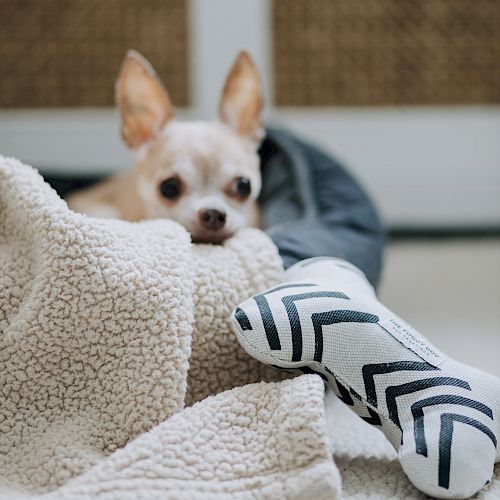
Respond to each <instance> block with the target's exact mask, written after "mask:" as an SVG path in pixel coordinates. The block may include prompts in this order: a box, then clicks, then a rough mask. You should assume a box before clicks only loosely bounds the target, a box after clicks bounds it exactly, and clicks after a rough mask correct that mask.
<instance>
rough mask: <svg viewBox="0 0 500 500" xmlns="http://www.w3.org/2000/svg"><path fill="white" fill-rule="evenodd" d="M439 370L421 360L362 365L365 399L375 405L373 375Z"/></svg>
mask: <svg viewBox="0 0 500 500" xmlns="http://www.w3.org/2000/svg"><path fill="white" fill-rule="evenodd" d="M428 370H439V368H436V367H435V366H432V365H431V364H429V363H427V362H425V361H424V362H421V361H395V362H394V363H377V364H369V365H364V366H363V368H362V370H361V373H362V374H363V382H364V384H365V391H366V399H367V401H368V402H369V403H370V404H371V405H373V406H374V407H375V408H376V407H377V404H378V402H377V391H376V389H375V375H383V374H387V373H394V372H400V371H428Z"/></svg>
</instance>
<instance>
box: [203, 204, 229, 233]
mask: <svg viewBox="0 0 500 500" xmlns="http://www.w3.org/2000/svg"><path fill="white" fill-rule="evenodd" d="M198 215H199V218H200V224H201V225H202V226H203V227H204V228H205V229H208V230H209V231H218V230H219V229H222V228H223V227H224V224H225V223H226V214H225V212H221V211H220V210H215V209H213V208H209V209H205V210H200V211H199V214H198Z"/></svg>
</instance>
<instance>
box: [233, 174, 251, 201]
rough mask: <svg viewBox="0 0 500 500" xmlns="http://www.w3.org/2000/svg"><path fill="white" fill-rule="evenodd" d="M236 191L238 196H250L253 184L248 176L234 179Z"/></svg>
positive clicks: (243, 197)
mask: <svg viewBox="0 0 500 500" xmlns="http://www.w3.org/2000/svg"><path fill="white" fill-rule="evenodd" d="M234 191H235V193H236V195H237V196H238V198H241V199H245V198H248V197H249V196H250V192H251V191H252V184H251V183H250V179H248V178H247V177H236V179H235V180H234Z"/></svg>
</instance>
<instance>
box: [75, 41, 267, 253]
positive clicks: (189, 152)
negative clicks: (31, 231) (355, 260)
mask: <svg viewBox="0 0 500 500" xmlns="http://www.w3.org/2000/svg"><path fill="white" fill-rule="evenodd" d="M116 100H117V105H118V108H119V110H120V114H121V120H122V122H121V135H122V138H123V140H124V141H125V143H126V144H127V145H128V146H129V147H130V148H131V149H133V150H134V151H135V152H136V157H137V160H136V165H135V167H134V168H133V169H132V170H130V171H128V172H126V173H123V174H120V175H117V176H115V177H112V178H111V179H109V180H107V181H104V182H102V183H100V184H97V185H96V186H92V187H90V188H87V189H85V190H82V191H80V192H78V193H75V194H73V195H71V196H69V197H68V199H67V202H68V205H69V207H70V208H72V209H73V210H75V211H77V212H82V213H85V214H87V215H90V216H95V217H116V218H120V219H124V220H129V221H140V220H144V219H152V218H169V219H173V220H175V221H177V222H179V223H180V224H182V225H183V226H184V227H185V228H186V229H187V230H188V231H189V232H190V233H191V235H192V237H193V241H196V242H208V243H220V242H221V241H223V240H224V239H226V238H228V237H229V236H231V235H232V234H233V233H234V232H235V231H237V230H238V229H240V228H243V227H246V226H255V225H257V220H258V216H257V214H258V211H257V207H256V198H257V196H258V194H259V191H260V187H261V177H260V170H259V157H258V154H257V149H258V147H259V144H260V142H261V140H262V138H263V136H264V130H263V128H262V125H261V110H262V87H261V82H260V78H259V74H258V72H257V69H256V67H255V65H254V63H253V62H252V60H251V58H250V57H249V55H248V54H247V53H246V52H241V53H240V54H239V55H238V57H237V59H236V61H235V63H234V65H233V67H232V69H231V71H230V72H229V75H228V77H227V79H226V83H225V86H224V90H223V93H222V98H221V101H220V107H219V116H218V119H217V120H214V121H212V122H208V121H206V122H205V121H193V122H180V121H178V120H176V119H175V114H174V107H173V104H172V102H171V100H170V97H169V95H168V92H167V90H166V89H165V87H164V86H163V84H162V83H161V81H160V80H159V78H158V76H157V75H156V73H155V71H154V69H153V68H152V66H151V65H150V64H149V63H148V61H146V59H145V58H144V57H143V56H141V55H140V54H139V53H137V52H135V51H130V52H128V53H127V55H126V57H125V60H124V62H123V65H122V68H121V71H120V74H119V77H118V80H117V82H116Z"/></svg>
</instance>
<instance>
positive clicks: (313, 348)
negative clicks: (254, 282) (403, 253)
mask: <svg viewBox="0 0 500 500" xmlns="http://www.w3.org/2000/svg"><path fill="white" fill-rule="evenodd" d="M233 324H234V330H235V332H236V335H237V337H238V340H239V341H240V343H241V345H242V346H243V347H244V348H245V349H246V351H247V352H248V353H249V354H250V355H252V356H254V357H255V358H257V359H258V360H260V361H262V362H263V363H266V364H269V365H273V366H276V367H279V368H284V369H300V370H302V371H306V372H311V373H318V374H320V375H321V376H322V377H323V378H324V379H325V380H326V381H327V382H328V384H329V385H330V386H331V388H332V389H333V391H334V392H335V393H336V394H337V396H339V398H340V399H341V400H342V401H344V403H346V404H347V405H349V406H351V408H352V409H353V410H354V411H355V412H356V413H357V414H358V415H359V416H360V417H361V418H363V419H364V420H366V421H367V422H369V423H371V424H372V425H374V426H377V427H378V428H379V429H380V430H381V431H382V432H383V433H384V434H385V436H386V437H387V439H388V440H389V441H390V442H391V444H392V445H393V446H394V448H395V449H396V450H397V451H398V454H399V459H400V462H401V465H402V467H403V469H404V471H405V473H406V474H407V476H408V477H409V479H410V480H411V482H412V483H413V484H414V485H415V486H416V487H417V488H418V489H420V490H421V491H423V492H424V493H427V494H428V495H431V496H434V497H438V498H468V497H469V496H471V495H473V494H474V493H476V492H477V491H479V490H480V489H482V488H483V487H484V486H485V485H486V484H487V483H488V482H489V480H490V479H491V476H492V472H493V466H494V463H495V461H498V460H499V459H500V451H499V447H498V440H499V436H500V424H499V421H500V380H499V379H498V378H496V377H494V376H493V375H489V374H487V373H484V372H482V371H480V370H477V369H475V368H472V367H469V366H467V365H464V364H461V363H458V362H456V361H454V360H452V359H449V358H447V357H446V356H445V355H444V354H443V353H441V352H440V351H439V350H438V349H436V348H435V347H434V346H432V345H431V344H430V343H429V342H428V341H427V340H426V339H425V338H424V337H423V336H422V335H420V334H419V333H418V332H417V331H416V330H414V329H413V328H412V327H411V326H410V325H408V324H407V323H405V322H404V321H403V320H401V319H400V318H398V317H397V316H396V315H395V314H393V313H392V312H391V311H390V310H388V309H387V308H386V307H384V306H383V305H382V304H381V303H380V302H379V301H378V299H377V297H376V296H375V292H374V290H373V288H372V287H371V285H370V284H369V283H368V281H367V280H366V278H365V277H364V275H363V273H362V272H361V271H360V270H359V269H357V268H356V267H354V266H353V265H351V264H349V263H348V262H346V261H343V260H341V259H334V258H327V257H325V258H323V257H320V258H316V259H308V260H305V261H302V262H300V263H298V264H296V265H295V266H293V267H291V268H290V269H289V270H288V271H287V272H286V282H285V283H283V284H282V285H280V286H277V287H274V288H272V289H270V290H268V291H267V292H264V293H263V294H260V295H257V296H255V297H252V298H251V299H249V300H247V301H245V302H244V303H242V304H240V306H239V307H238V308H236V310H235V311H234V313H233Z"/></svg>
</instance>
